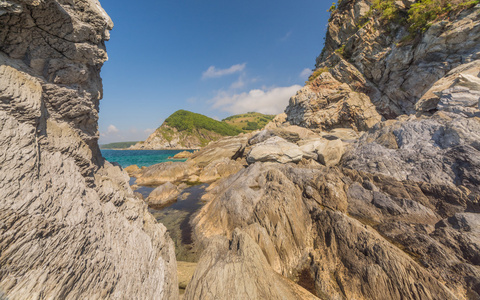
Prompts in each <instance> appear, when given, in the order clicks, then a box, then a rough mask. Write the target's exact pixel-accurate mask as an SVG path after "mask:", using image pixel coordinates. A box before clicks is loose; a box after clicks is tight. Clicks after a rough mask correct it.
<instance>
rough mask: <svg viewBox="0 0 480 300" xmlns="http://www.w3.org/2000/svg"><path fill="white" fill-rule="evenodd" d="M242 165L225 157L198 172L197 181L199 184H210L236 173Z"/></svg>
mask: <svg viewBox="0 0 480 300" xmlns="http://www.w3.org/2000/svg"><path fill="white" fill-rule="evenodd" d="M242 168H243V165H242V164H241V163H239V162H237V161H235V160H231V159H228V158H226V157H224V158H220V159H217V160H214V161H213V162H211V163H210V164H208V165H207V166H206V167H205V168H203V169H202V170H201V171H200V174H199V176H198V180H199V181H201V182H212V181H215V180H218V179H220V178H225V177H228V176H230V175H232V174H235V173H237V172H238V171H240V170H241V169H242Z"/></svg>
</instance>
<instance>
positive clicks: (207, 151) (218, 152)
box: [191, 134, 249, 168]
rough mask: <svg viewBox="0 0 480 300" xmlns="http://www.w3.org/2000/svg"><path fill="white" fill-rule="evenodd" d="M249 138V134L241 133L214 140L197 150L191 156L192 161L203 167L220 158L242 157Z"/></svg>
mask: <svg viewBox="0 0 480 300" xmlns="http://www.w3.org/2000/svg"><path fill="white" fill-rule="evenodd" d="M248 138H249V135H247V134H240V135H238V136H235V137H226V138H223V139H221V140H218V141H216V142H212V143H210V144H209V145H208V146H206V147H204V148H202V149H201V150H200V151H198V152H196V153H195V154H194V155H193V156H192V157H191V161H192V162H193V163H194V164H196V165H197V166H198V167H200V168H203V167H205V166H207V165H208V164H210V163H211V162H213V161H215V160H217V159H220V158H228V159H237V158H239V157H242V156H243V152H244V151H245V147H246V145H247V141H248Z"/></svg>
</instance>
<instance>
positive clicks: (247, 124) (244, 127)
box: [222, 112, 275, 132]
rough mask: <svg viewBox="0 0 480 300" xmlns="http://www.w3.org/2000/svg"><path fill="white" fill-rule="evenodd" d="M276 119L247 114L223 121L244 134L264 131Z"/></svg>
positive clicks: (272, 116)
mask: <svg viewBox="0 0 480 300" xmlns="http://www.w3.org/2000/svg"><path fill="white" fill-rule="evenodd" d="M273 118H275V115H264V114H261V113H257V112H248V113H246V114H240V115H234V116H231V117H228V118H225V119H223V120H222V121H223V122H225V123H227V124H229V125H231V126H234V127H235V128H237V129H239V130H241V131H243V132H252V131H255V130H259V129H262V128H263V127H265V125H267V124H268V123H269V122H270V121H272V120H273Z"/></svg>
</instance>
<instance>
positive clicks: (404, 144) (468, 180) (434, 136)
mask: <svg viewBox="0 0 480 300" xmlns="http://www.w3.org/2000/svg"><path fill="white" fill-rule="evenodd" d="M479 133H480V121H479V119H478V118H463V117H456V115H452V117H449V116H448V115H446V114H444V113H440V112H439V113H436V114H435V115H434V116H433V117H422V118H415V117H410V118H406V119H405V118H403V119H402V118H400V119H399V120H397V121H389V122H385V123H384V124H379V125H378V126H377V127H376V128H375V130H373V131H372V132H369V133H368V134H366V135H364V136H363V137H362V138H360V139H359V140H358V142H357V144H356V147H355V148H354V149H353V150H352V151H351V152H349V153H348V154H347V155H346V157H345V166H347V167H349V168H352V169H356V170H363V171H367V172H370V173H380V174H384V175H388V176H392V177H395V178H397V179H398V180H405V179H408V180H414V181H423V182H427V183H432V184H442V185H449V186H455V185H463V186H466V187H467V188H469V189H471V190H472V191H479V188H478V187H479V185H480V174H479V173H478V171H477V170H478V169H479V167H480V160H479V159H478V157H479V155H480V144H479V141H480V135H479ZM385 136H390V137H391V139H392V140H391V141H390V142H386V141H385Z"/></svg>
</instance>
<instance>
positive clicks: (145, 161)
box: [101, 149, 190, 168]
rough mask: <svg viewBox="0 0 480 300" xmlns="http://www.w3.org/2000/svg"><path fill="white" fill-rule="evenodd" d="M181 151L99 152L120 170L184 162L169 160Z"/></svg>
mask: <svg viewBox="0 0 480 300" xmlns="http://www.w3.org/2000/svg"><path fill="white" fill-rule="evenodd" d="M182 151H184V150H106V149H104V150H101V152H102V156H103V157H104V158H105V159H106V160H108V161H109V162H116V163H119V164H120V165H121V166H122V168H125V167H128V166H130V165H137V166H139V167H140V168H141V167H143V166H145V167H149V166H151V165H154V164H158V163H161V162H166V161H185V159H170V158H169V157H173V156H174V155H175V154H177V153H180V152H182ZM189 151H190V150H189Z"/></svg>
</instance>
